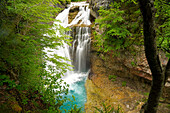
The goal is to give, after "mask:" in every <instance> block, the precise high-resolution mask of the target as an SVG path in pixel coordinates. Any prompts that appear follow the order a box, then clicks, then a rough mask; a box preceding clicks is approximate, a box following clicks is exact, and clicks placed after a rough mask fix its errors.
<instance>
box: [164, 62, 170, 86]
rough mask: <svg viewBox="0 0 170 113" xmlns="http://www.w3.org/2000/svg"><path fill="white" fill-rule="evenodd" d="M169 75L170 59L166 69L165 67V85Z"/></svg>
mask: <svg viewBox="0 0 170 113" xmlns="http://www.w3.org/2000/svg"><path fill="white" fill-rule="evenodd" d="M169 76H170V59H169V60H168V63H167V65H166V69H165V81H164V85H165V83H166V81H167V80H168V77H169Z"/></svg>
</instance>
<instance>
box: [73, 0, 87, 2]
mask: <svg viewBox="0 0 170 113" xmlns="http://www.w3.org/2000/svg"><path fill="white" fill-rule="evenodd" d="M71 1H72V2H80V1H85V0H71Z"/></svg>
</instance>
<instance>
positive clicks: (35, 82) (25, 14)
mask: <svg viewBox="0 0 170 113" xmlns="http://www.w3.org/2000/svg"><path fill="white" fill-rule="evenodd" d="M62 1H63V2H64V1H65V0H62ZM66 2H69V0H66ZM57 4H60V2H59V1H58V0H36V1H30V0H22V1H21V0H1V1H0V74H1V76H0V77H1V78H0V79H1V80H2V81H1V85H2V84H4V83H8V85H9V86H12V87H13V86H15V85H16V88H17V90H19V92H20V93H21V92H22V91H24V90H26V91H27V92H30V93H31V92H35V91H38V92H39V93H41V95H42V97H41V98H42V99H43V101H44V102H45V103H46V104H47V105H48V106H47V107H48V108H49V109H48V111H49V112H58V111H59V106H61V105H62V103H63V102H64V101H66V98H62V96H60V95H61V94H62V93H64V94H67V92H68V89H67V88H68V85H67V84H66V83H64V85H61V84H63V81H62V80H60V78H61V76H63V74H64V73H65V72H66V71H67V69H68V66H69V65H68V64H66V63H61V62H60V61H61V60H66V59H65V58H62V57H60V56H57V55H54V58H49V57H48V56H47V55H46V54H47V53H46V52H43V50H44V49H45V48H51V49H57V47H59V46H62V43H63V41H64V42H66V43H69V40H68V39H67V38H65V37H67V36H66V35H65V34H64V33H65V32H66V31H68V30H69V29H68V28H66V29H65V28H63V27H59V26H58V27H59V30H60V34H61V36H60V37H59V36H56V35H55V34H56V31H55V29H51V28H52V27H53V24H52V23H53V22H54V21H56V20H55V19H54V17H55V15H56V14H57V13H58V12H59V11H60V8H58V7H57V6H56V5H57ZM56 27H57V26H56ZM44 34H48V35H44ZM46 61H50V62H53V63H54V64H55V65H56V67H54V66H50V65H48V67H49V70H48V71H47V70H46V69H45V68H46V67H47V63H46ZM58 70H60V71H58ZM15 83H17V84H15ZM14 84H15V85H14ZM32 94H34V93H32ZM25 95H27V94H25ZM56 101H57V103H56ZM22 102H23V104H27V97H25V98H23V100H22Z"/></svg>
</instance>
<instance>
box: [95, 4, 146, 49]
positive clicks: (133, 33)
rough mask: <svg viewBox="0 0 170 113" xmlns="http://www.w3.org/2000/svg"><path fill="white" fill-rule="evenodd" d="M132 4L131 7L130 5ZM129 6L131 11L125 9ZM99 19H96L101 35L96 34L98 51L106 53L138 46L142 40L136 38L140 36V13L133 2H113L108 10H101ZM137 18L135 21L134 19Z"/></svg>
mask: <svg viewBox="0 0 170 113" xmlns="http://www.w3.org/2000/svg"><path fill="white" fill-rule="evenodd" d="M131 4H132V5H131ZM130 5H131V7H132V8H131V9H130V8H127V7H129V6H130ZM99 15H100V18H99V19H96V21H95V22H96V23H98V24H99V26H100V29H101V30H102V31H103V33H102V34H96V35H95V38H96V40H97V44H96V45H97V46H98V47H99V51H103V52H108V51H116V50H120V49H128V48H129V47H130V45H132V44H139V45H141V42H143V40H142V39H141V38H139V39H137V37H139V36H141V35H142V32H141V30H140V24H139V22H138V20H139V21H140V20H141V18H140V11H139V10H138V6H136V5H134V3H133V2H127V3H122V2H114V4H112V5H111V6H110V9H104V8H101V9H100V10H99ZM137 16H138V17H139V18H138V19H135V18H134V17H137Z"/></svg>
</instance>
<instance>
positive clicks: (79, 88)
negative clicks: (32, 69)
mask: <svg viewBox="0 0 170 113" xmlns="http://www.w3.org/2000/svg"><path fill="white" fill-rule="evenodd" d="M74 6H78V7H79V12H78V14H77V15H76V16H75V18H74V19H73V20H72V22H70V23H68V16H69V11H70V9H71V7H74ZM89 17H90V9H89V4H87V3H86V2H71V4H70V5H68V8H67V9H65V10H63V11H62V12H61V13H59V14H58V16H57V17H56V20H59V21H60V22H58V21H57V22H54V27H53V29H56V35H57V36H60V33H59V31H57V29H58V26H59V25H61V26H63V27H65V28H66V27H70V28H71V29H72V31H70V32H68V33H67V34H69V35H70V36H72V37H73V41H72V46H69V45H68V44H66V43H65V42H64V41H63V45H62V46H60V47H58V49H56V50H55V49H49V48H45V50H44V51H45V52H46V53H47V55H48V57H52V56H53V54H54V53H55V54H57V55H58V56H61V57H64V58H67V59H68V60H69V61H62V62H66V63H68V64H72V65H73V66H74V67H73V69H74V71H69V70H68V71H67V72H66V73H65V76H63V77H62V79H63V80H64V81H65V82H67V84H69V85H70V87H69V94H68V97H69V98H71V97H72V95H74V96H75V98H76V100H78V101H77V103H74V104H77V106H78V107H82V106H84V104H85V101H86V91H85V87H84V83H85V80H86V78H87V76H88V74H89V69H90V58H89V57H90V54H89V52H90V43H91V39H90V34H91V30H90V28H89V27H80V26H81V25H82V24H83V26H89V25H90V24H91V22H90V20H89ZM74 25H78V26H79V27H75V26H74ZM49 51H50V52H49ZM51 51H52V52H51ZM47 64H52V65H53V66H54V67H55V64H53V63H52V62H47ZM47 70H48V68H47ZM66 104H67V103H66ZM66 104H65V106H66V107H64V106H62V108H64V109H69V107H68V106H67V105H66Z"/></svg>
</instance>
